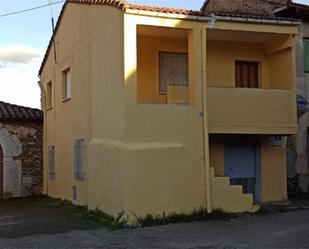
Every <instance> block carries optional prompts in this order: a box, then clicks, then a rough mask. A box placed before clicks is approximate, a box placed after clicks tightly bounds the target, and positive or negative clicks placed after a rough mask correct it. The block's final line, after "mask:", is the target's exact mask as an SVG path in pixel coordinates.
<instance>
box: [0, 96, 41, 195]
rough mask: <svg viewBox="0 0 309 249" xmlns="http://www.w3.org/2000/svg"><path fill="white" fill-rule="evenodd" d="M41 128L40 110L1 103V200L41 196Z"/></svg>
mask: <svg viewBox="0 0 309 249" xmlns="http://www.w3.org/2000/svg"><path fill="white" fill-rule="evenodd" d="M42 128H43V113H42V112H41V110H38V109H32V108H28V107H23V106H17V105H12V104H9V103H4V102H1V101H0V199H5V198H11V197H24V196H30V195H39V194H41V193H42V185H43V161H42V132H43V129H42Z"/></svg>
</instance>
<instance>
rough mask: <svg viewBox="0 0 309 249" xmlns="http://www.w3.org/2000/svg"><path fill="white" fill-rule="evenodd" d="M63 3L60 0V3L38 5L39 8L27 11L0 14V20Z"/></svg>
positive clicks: (62, 0) (63, 0)
mask: <svg viewBox="0 0 309 249" xmlns="http://www.w3.org/2000/svg"><path fill="white" fill-rule="evenodd" d="M63 2H65V0H60V1H57V2H53V3H49V4H44V5H40V6H36V7H32V8H29V9H24V10H18V11H14V12H10V13H5V14H1V15H0V18H1V17H7V16H12V15H17V14H21V13H25V12H29V11H33V10H37V9H42V8H46V7H49V6H51V5H56V4H60V3H63Z"/></svg>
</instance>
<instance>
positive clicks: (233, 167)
mask: <svg viewBox="0 0 309 249" xmlns="http://www.w3.org/2000/svg"><path fill="white" fill-rule="evenodd" d="M259 170H260V147H259V145H258V143H257V142H256V141H254V140H249V139H246V138H244V137H235V138H233V139H229V140H228V141H226V142H225V146H224V174H225V176H228V177H229V178H230V183H231V185H241V186H242V188H243V192H244V193H245V194H252V195H253V199H254V203H258V202H259V199H260V198H259V196H260V186H259V185H260V184H259Z"/></svg>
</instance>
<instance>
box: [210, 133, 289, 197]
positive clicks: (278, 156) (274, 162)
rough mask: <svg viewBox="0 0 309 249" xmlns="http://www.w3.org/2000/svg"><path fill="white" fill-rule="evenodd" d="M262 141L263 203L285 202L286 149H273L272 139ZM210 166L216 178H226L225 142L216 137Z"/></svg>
mask: <svg viewBox="0 0 309 249" xmlns="http://www.w3.org/2000/svg"><path fill="white" fill-rule="evenodd" d="M257 139H258V140H259V141H260V148H261V149H260V156H261V158H260V163H261V164H260V186H261V189H260V192H261V202H274V201H284V200H286V199H287V185H286V149H285V148H281V147H273V146H272V145H271V143H270V137H260V138H257ZM209 148H210V151H209V156H210V164H211V167H213V168H214V173H215V176H224V140H223V137H215V138H213V139H212V140H211V143H210V145H209Z"/></svg>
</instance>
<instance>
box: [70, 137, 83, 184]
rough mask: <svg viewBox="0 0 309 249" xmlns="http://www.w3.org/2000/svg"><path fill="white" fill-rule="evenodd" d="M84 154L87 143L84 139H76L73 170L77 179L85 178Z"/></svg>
mask: <svg viewBox="0 0 309 249" xmlns="http://www.w3.org/2000/svg"><path fill="white" fill-rule="evenodd" d="M84 154H85V144H84V139H75V140H74V160H73V164H74V165H73V170H74V178H75V180H79V181H82V180H84V178H85V172H84Z"/></svg>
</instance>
